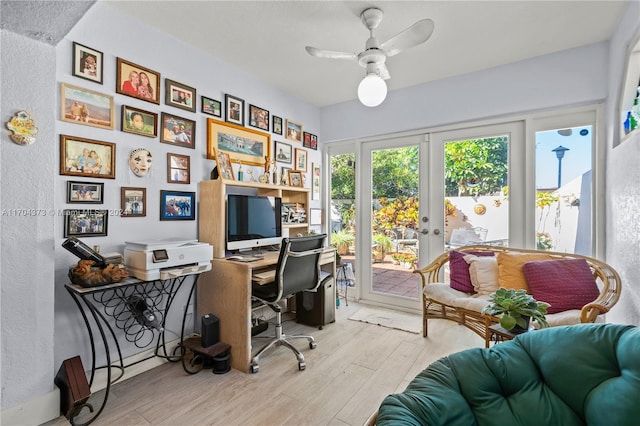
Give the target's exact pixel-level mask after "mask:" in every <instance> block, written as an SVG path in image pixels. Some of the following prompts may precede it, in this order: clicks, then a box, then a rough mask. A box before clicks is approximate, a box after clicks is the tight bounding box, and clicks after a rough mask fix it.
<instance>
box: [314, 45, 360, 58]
mask: <svg viewBox="0 0 640 426" xmlns="http://www.w3.org/2000/svg"><path fill="white" fill-rule="evenodd" d="M305 49H306V50H307V52H308V53H309V55H311V56H315V57H316V58H330V59H358V55H357V54H355V53H349V52H334V51H332V50H322V49H317V48H315V47H311V46H306V47H305Z"/></svg>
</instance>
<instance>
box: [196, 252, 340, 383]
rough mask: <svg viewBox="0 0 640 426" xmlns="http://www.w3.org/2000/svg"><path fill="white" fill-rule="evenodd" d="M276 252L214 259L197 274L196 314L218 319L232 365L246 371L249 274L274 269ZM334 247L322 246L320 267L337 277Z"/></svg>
mask: <svg viewBox="0 0 640 426" xmlns="http://www.w3.org/2000/svg"><path fill="white" fill-rule="evenodd" d="M279 254H280V253H279V252H268V253H266V254H265V256H264V259H261V260H257V261H254V262H238V261H235V260H226V259H220V258H216V259H213V261H212V267H211V271H209V272H205V273H203V274H202V275H201V276H200V280H199V285H198V287H197V311H198V315H199V316H202V315H206V314H213V315H215V316H216V317H218V319H219V320H220V341H222V342H225V343H228V344H230V345H231V367H233V368H235V369H237V370H240V371H244V372H245V373H248V372H249V371H250V366H249V364H250V362H251V277H252V275H253V274H254V273H259V272H261V271H265V270H269V269H273V268H274V267H275V265H276V264H277V263H278V256H279ZM335 261H336V255H335V249H334V248H333V247H329V248H327V249H325V251H324V253H323V254H322V257H321V259H320V264H321V267H322V269H323V270H324V271H327V272H329V273H331V274H332V276H334V277H335V276H336V262H335Z"/></svg>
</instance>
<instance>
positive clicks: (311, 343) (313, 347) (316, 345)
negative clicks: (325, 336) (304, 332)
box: [309, 342, 318, 349]
mask: <svg viewBox="0 0 640 426" xmlns="http://www.w3.org/2000/svg"><path fill="white" fill-rule="evenodd" d="M316 347H318V344H317V343H316V342H309V349H315V348H316Z"/></svg>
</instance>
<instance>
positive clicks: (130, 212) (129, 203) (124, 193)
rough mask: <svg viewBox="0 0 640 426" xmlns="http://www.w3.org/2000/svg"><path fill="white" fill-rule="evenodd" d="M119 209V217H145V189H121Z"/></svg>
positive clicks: (128, 187) (127, 187) (126, 187)
mask: <svg viewBox="0 0 640 426" xmlns="http://www.w3.org/2000/svg"><path fill="white" fill-rule="evenodd" d="M120 209H121V212H120V216H121V217H145V216H146V215H147V188H138V187H132V186H123V187H121V188H120Z"/></svg>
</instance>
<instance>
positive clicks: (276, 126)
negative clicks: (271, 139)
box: [271, 115, 282, 135]
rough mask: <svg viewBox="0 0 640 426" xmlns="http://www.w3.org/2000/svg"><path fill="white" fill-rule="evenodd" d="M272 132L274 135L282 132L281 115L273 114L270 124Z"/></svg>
mask: <svg viewBox="0 0 640 426" xmlns="http://www.w3.org/2000/svg"><path fill="white" fill-rule="evenodd" d="M272 126H273V128H272V130H271V131H272V132H273V133H275V134H276V135H281V134H282V117H278V116H276V115H274V116H273V124H272Z"/></svg>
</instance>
